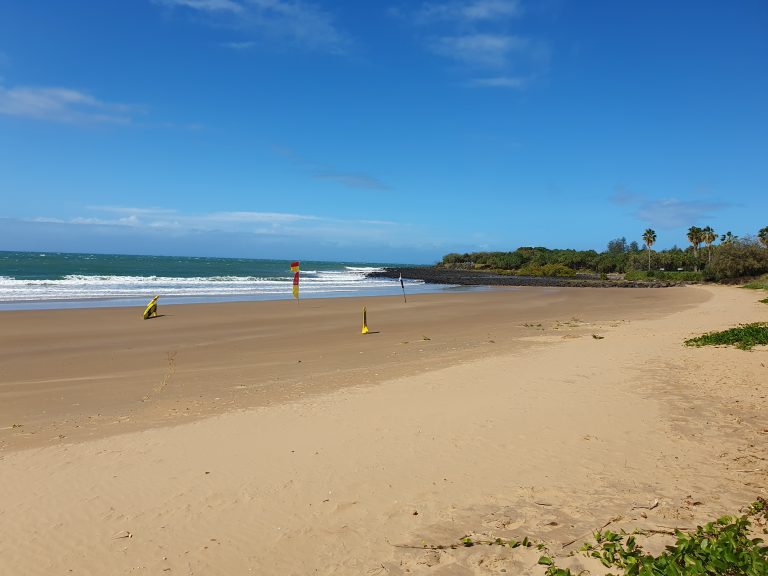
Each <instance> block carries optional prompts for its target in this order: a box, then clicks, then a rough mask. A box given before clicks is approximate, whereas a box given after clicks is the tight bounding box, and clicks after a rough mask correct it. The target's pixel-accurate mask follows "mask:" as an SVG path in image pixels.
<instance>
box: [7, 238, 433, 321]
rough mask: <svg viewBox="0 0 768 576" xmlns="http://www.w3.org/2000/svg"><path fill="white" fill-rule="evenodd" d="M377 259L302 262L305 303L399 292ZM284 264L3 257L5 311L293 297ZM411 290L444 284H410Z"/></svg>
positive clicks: (34, 254) (81, 256) (192, 259)
mask: <svg viewBox="0 0 768 576" xmlns="http://www.w3.org/2000/svg"><path fill="white" fill-rule="evenodd" d="M384 266H388V267H396V265H392V264H385V263H380V262H318V261H302V262H301V276H300V294H301V298H333V297H340V296H364V295H370V296H380V295H399V294H402V291H401V289H400V284H399V282H398V281H397V280H391V279H387V278H368V277H367V276H366V273H367V272H371V271H374V270H378V269H381V268H382V267H384ZM292 280H293V274H292V273H291V271H290V262H289V261H287V260H257V259H246V258H195V257H177V256H127V255H115V254H66V253H51V252H46V253H41V252H0V310H10V309H34V308H71V307H91V306H134V305H141V304H144V303H146V301H147V300H149V299H150V298H151V297H152V296H155V295H160V296H161V302H163V303H166V304H174V303H194V302H224V301H240V300H280V299H288V298H292V295H291V287H292ZM405 288H406V292H407V293H418V292H439V291H442V290H444V289H445V288H446V287H445V286H437V285H428V284H424V283H423V282H421V281H406V284H405Z"/></svg>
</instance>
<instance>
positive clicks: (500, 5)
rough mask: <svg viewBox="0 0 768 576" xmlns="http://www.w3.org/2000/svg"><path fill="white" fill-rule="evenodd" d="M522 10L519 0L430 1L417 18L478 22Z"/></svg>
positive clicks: (519, 13) (504, 16)
mask: <svg viewBox="0 0 768 576" xmlns="http://www.w3.org/2000/svg"><path fill="white" fill-rule="evenodd" d="M522 11H523V10H522V7H521V5H520V2H518V1H517V0H475V1H474V2H442V3H428V4H425V5H424V6H422V8H421V10H419V11H418V12H417V15H416V19H417V21H421V22H429V21H432V20H455V21H460V22H478V21H487V20H498V19H508V18H516V17H518V16H520V15H521V14H522Z"/></svg>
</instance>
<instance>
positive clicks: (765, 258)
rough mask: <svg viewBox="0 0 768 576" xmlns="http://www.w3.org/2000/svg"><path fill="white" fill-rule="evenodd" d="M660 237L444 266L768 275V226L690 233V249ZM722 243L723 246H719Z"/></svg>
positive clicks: (490, 255) (474, 255) (469, 258)
mask: <svg viewBox="0 0 768 576" xmlns="http://www.w3.org/2000/svg"><path fill="white" fill-rule="evenodd" d="M656 240H657V235H656V232H655V231H654V230H652V229H651V228H648V229H647V230H645V232H644V233H643V235H642V244H640V243H638V242H637V241H632V242H627V239H626V238H624V237H622V238H615V239H613V240H611V241H609V242H608V245H607V248H606V250H605V251H603V252H597V251H596V250H572V249H550V248H544V247H521V248H518V249H517V250H514V251H511V252H471V253H464V254H459V253H455V252H454V253H451V254H446V255H445V256H443V259H442V261H441V262H440V263H439V264H438V266H442V267H447V268H472V269H488V270H499V271H506V272H508V273H516V274H521V275H548V276H569V275H574V274H578V273H600V274H609V273H628V272H634V271H647V272H646V274H647V275H650V276H652V275H654V274H656V273H659V272H681V271H685V272H694V273H696V274H697V277H701V278H702V279H707V280H724V279H727V278H739V277H746V276H757V275H759V274H764V273H768V226H766V227H764V228H762V229H760V230H759V231H758V233H757V235H756V236H755V237H752V236H747V237H744V238H739V237H738V236H736V235H734V234H733V233H731V232H730V231H728V232H726V233H724V234H721V235H720V236H718V234H717V233H716V232H715V230H714V229H713V228H712V227H711V226H706V227H704V228H699V227H697V226H691V227H690V228H689V229H688V233H687V240H688V244H689V245H688V246H686V247H685V248H679V247H677V246H673V247H672V248H669V249H667V250H658V251H656V250H653V246H654V244H656ZM718 241H719V242H718Z"/></svg>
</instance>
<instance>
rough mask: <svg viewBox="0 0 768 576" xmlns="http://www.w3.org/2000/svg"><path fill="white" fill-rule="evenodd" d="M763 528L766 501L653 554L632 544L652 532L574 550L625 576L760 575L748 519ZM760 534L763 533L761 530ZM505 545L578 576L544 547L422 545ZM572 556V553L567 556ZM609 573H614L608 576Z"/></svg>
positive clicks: (761, 556) (612, 536) (552, 570)
mask: <svg viewBox="0 0 768 576" xmlns="http://www.w3.org/2000/svg"><path fill="white" fill-rule="evenodd" d="M753 520H755V521H756V522H755V523H756V524H758V525H762V526H765V523H766V521H768V502H766V501H765V499H763V498H758V499H757V501H756V502H754V503H753V504H752V505H751V506H750V507H749V508H748V510H747V511H746V512H745V513H744V514H742V515H741V516H724V517H722V518H719V519H718V520H716V521H714V522H709V523H708V524H705V525H704V526H697V527H696V530H694V531H691V532H690V533H686V532H684V531H682V530H675V531H674V535H675V537H676V539H677V540H676V542H675V543H674V544H673V545H670V546H667V547H666V551H664V552H662V553H661V554H659V555H658V556H653V555H651V554H649V553H647V552H645V550H643V547H642V546H641V545H640V544H639V543H638V542H637V538H636V537H637V536H649V535H651V534H653V533H655V532H654V531H644V530H635V531H634V532H632V533H627V532H624V531H622V532H621V533H617V532H612V531H611V530H606V531H604V532H602V531H600V530H598V531H596V532H595V533H594V534H593V537H594V544H592V543H585V544H584V545H583V546H582V547H581V548H580V549H579V552H580V553H581V554H583V555H585V556H587V557H592V558H595V559H597V560H599V561H600V562H601V563H602V564H603V566H605V567H606V568H616V569H619V570H621V574H623V575H624V576H741V575H743V576H765V575H766V574H768V546H765V545H763V540H762V539H760V538H752V537H751V536H752V535H753V533H754V532H757V530H758V529H757V528H756V527H753V525H752V521H753ZM762 531H763V533H765V532H766V529H765V528H763V529H762ZM481 545H487V546H505V547H509V548H518V547H526V548H531V547H534V546H535V547H536V548H537V549H538V550H540V551H542V552H543V555H542V556H541V557H539V560H538V563H539V565H541V566H546V567H547V569H546V576H577V575H576V574H574V573H573V572H572V571H571V570H570V569H569V568H558V567H557V564H556V562H557V559H556V558H555V557H554V555H553V554H552V553H551V552H550V551H549V549H548V548H547V545H546V544H544V543H534V542H532V541H531V540H530V539H529V538H527V537H526V538H523V539H522V540H517V539H514V538H513V539H508V540H505V539H503V538H496V539H495V540H480V539H474V538H471V537H468V536H467V537H464V538H462V539H461V540H460V542H459V543H458V544H450V545H447V546H424V548H426V549H432V550H444V549H448V548H450V549H456V548H460V547H472V546H481ZM571 555H573V553H571ZM609 574H613V573H612V572H611V573H609Z"/></svg>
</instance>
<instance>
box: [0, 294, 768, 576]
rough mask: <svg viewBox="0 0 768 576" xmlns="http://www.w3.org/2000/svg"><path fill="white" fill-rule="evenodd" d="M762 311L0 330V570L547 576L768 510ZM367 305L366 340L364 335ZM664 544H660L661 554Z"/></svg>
mask: <svg viewBox="0 0 768 576" xmlns="http://www.w3.org/2000/svg"><path fill="white" fill-rule="evenodd" d="M759 298H760V295H759V294H756V293H755V292H754V291H748V290H741V289H738V288H728V287H710V286H706V287H702V286H687V287H676V288H665V289H610V288H570V289H559V288H520V289H496V290H488V291H480V292H457V293H446V294H434V295H419V296H414V297H412V298H409V299H408V303H407V304H405V303H403V300H402V298H397V297H392V298H389V297H379V298H367V299H357V298H336V299H323V300H319V299H318V300H306V301H302V302H301V303H300V304H298V305H297V304H296V303H295V302H288V301H281V302H258V303H229V304H207V305H179V306H163V305H162V300H161V302H160V304H161V306H160V313H161V316H160V317H159V318H156V319H152V320H149V321H143V320H142V319H141V310H136V309H127V308H110V309H86V310H52V311H18V312H3V313H0V326H2V330H0V485H2V486H3V490H2V491H1V492H0V574H19V575H22V574H23V575H27V574H29V575H35V574H45V575H50V574H83V575H85V574H94V575H102V574H120V575H122V574H126V575H127V574H184V575H188V574H195V575H209V574H221V575H233V574H280V575H287V574H296V575H303V574H350V575H352V574H355V575H357V574H369V575H385V574H434V575H438V576H449V575H463V574H499V573H508V574H543V573H544V568H543V567H542V566H537V565H536V561H537V559H538V557H539V555H540V552H539V551H538V550H536V549H535V548H531V549H525V548H516V549H508V548H501V547H498V546H482V547H481V546H476V547H472V548H459V549H455V550H454V549H446V550H439V551H438V550H424V549H423V546H424V545H425V544H427V545H450V544H455V543H457V542H458V541H459V539H460V538H462V537H464V536H467V535H471V536H473V537H476V538H479V539H491V540H492V539H494V538H496V537H502V538H509V537H516V538H517V537H519V538H522V537H523V536H528V537H530V538H532V539H534V540H535V541H537V542H539V541H541V542H545V543H546V544H547V546H548V547H549V549H550V550H551V551H552V552H553V553H555V555H556V556H558V564H559V565H561V566H569V567H572V568H575V569H580V568H586V569H589V570H590V571H591V572H590V573H592V574H603V573H604V569H603V568H602V567H601V565H600V564H599V563H597V562H596V561H595V562H590V561H588V560H585V559H583V558H582V557H580V556H576V557H569V556H568V554H569V553H570V552H571V551H572V550H575V549H576V548H578V546H579V545H580V544H581V542H583V541H585V540H587V539H588V537H589V535H590V533H591V531H592V530H594V529H597V528H601V527H603V526H606V525H609V526H610V527H611V528H612V529H620V528H626V529H632V528H652V529H656V530H662V531H663V530H668V529H670V528H671V527H691V526H695V525H696V523H701V522H705V521H708V520H711V519H713V518H715V517H717V516H719V515H722V514H725V513H735V512H737V511H738V510H739V509H740V508H741V507H742V506H744V505H745V504H748V503H750V502H752V501H753V500H754V499H755V498H756V497H757V496H763V497H765V496H767V495H768V488H766V487H768V465H767V464H766V462H768V447H767V446H768V399H767V398H768V387H767V385H766V383H768V350H766V349H765V348H764V347H763V348H756V349H755V350H753V351H751V352H745V351H741V350H736V349H732V348H687V347H684V346H683V345H682V342H683V340H684V339H685V338H688V337H690V336H693V335H698V334H700V333H703V332H706V331H710V330H715V329H723V328H727V327H730V326H734V325H736V324H738V323H743V322H754V321H766V320H768V306H766V305H765V304H760V303H759V302H758V300H759ZM364 306H365V307H367V310H368V320H369V327H370V330H371V332H372V333H371V334H368V335H365V336H363V335H361V334H360V328H361V322H362V309H363V307H364ZM664 542H666V540H664V536H663V535H659V536H655V537H651V538H650V540H649V542H648V548H649V549H651V550H653V549H654V548H655V549H660V548H662V547H663V543H664Z"/></svg>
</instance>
